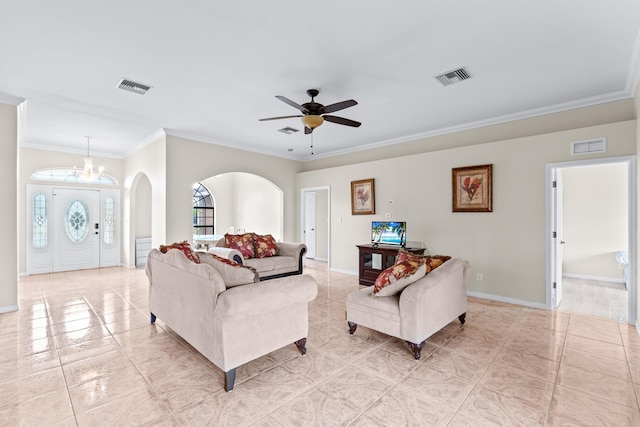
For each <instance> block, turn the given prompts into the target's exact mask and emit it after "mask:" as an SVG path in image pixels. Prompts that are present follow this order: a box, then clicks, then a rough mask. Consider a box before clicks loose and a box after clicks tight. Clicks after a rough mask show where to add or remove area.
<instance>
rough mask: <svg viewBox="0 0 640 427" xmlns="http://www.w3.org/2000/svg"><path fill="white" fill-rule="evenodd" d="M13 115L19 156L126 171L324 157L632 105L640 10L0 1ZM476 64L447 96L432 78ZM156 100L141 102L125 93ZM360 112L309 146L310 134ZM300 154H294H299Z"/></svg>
mask: <svg viewBox="0 0 640 427" xmlns="http://www.w3.org/2000/svg"><path fill="white" fill-rule="evenodd" d="M0 10H1V11H2V12H1V14H0V101H3V100H4V101H7V100H8V101H12V100H15V99H16V98H21V99H26V100H27V104H26V114H25V115H24V122H22V123H21V126H22V128H21V131H22V136H23V139H22V142H21V143H22V145H23V146H28V147H38V148H49V149H54V150H60V151H70V152H83V151H84V150H86V139H85V135H89V136H91V137H92V138H93V139H92V144H91V149H92V154H95V155H106V156H113V157H125V156H126V155H128V154H130V153H132V152H133V151H135V150H136V149H137V148H138V147H140V146H141V145H142V144H144V143H145V142H146V141H147V140H148V138H149V137H150V135H152V134H154V133H155V132H157V131H158V130H159V129H164V130H165V131H166V132H167V133H169V134H173V135H178V136H187V137H191V138H194V139H197V140H202V141H207V142H213V143H218V144H224V145H230V146H234V147H238V148H244V149H249V150H252V151H257V152H263V153H268V154H274V155H277V156H283V157H290V158H297V159H303V160H304V159H312V158H319V157H324V156H328V155H333V154H337V153H342V152H349V151H355V150H358V149H362V148H365V147H372V146H378V145H384V144H390V143H395V142H402V141H405V140H408V139H414V138H416V137H420V136H427V135H432V134H438V133H443V132H448V131H453V130H458V129H466V128H473V127H477V126H482V125H486V124H491V123H496V122H502V121H506V120H510V119H517V118H523V117H528V116H532V115H539V114H544V113H547V112H552V111H559V110H565V109H568V108H574V107H579V106H583V105H593V104H597V103H602V102H608V101H612V100H620V99H627V98H630V97H632V96H633V89H634V88H635V84H636V83H637V82H638V78H639V75H640V66H639V64H638V63H639V61H640V59H639V50H640V39H639V34H640V33H639V31H640V1H636V0H588V1H585V0H562V1H558V0H536V1H522V0H520V1H514V0H487V1H482V2H481V1H472V0H467V1H465V0H463V1H457V2H450V1H433V0H416V1H407V0H404V1H402V0H400V1H393V2H391V1H366V0H350V1H338V0H326V1H323V2H319V3H309V2H301V1H284V0H271V1H268V2H266V1H252V2H248V1H241V2H240V1H239V2H213V1H210V0H181V1H180V2H178V1H169V0H136V1H131V0H111V1H108V2H106V1H102V2H88V1H86V0H75V1H71V0H57V1H37V0H21V1H15V0H0ZM462 66H464V67H465V68H466V69H467V71H468V72H469V74H470V75H471V76H472V78H471V79H470V80H466V81H463V82H460V83H457V84H454V85H451V86H447V87H443V86H442V85H440V83H438V82H437V81H436V80H435V79H434V76H436V75H438V74H440V73H442V72H445V71H450V70H452V69H455V68H458V67H462ZM122 77H125V78H127V79H131V80H133V81H137V82H140V83H144V84H148V85H150V86H152V87H153V88H152V89H151V90H150V91H149V92H148V93H147V94H146V95H144V96H141V95H138V94H134V93H130V92H125V91H122V90H119V89H116V88H115V86H116V84H117V83H118V82H119V80H120V78H122ZM309 88H316V89H319V90H320V95H319V96H318V97H317V98H316V102H319V103H322V104H324V105H328V104H332V103H335V102H339V101H343V100H347V99H355V100H357V101H358V105H356V106H354V107H351V108H348V109H345V110H342V111H339V112H336V113H334V115H337V116H342V117H346V118H349V119H352V120H356V121H360V122H362V126H361V127H359V128H351V127H347V126H341V125H338V124H334V123H327V122H325V124H324V125H322V126H321V127H319V128H317V129H316V130H315V131H314V133H313V137H314V146H315V147H314V153H315V154H314V156H311V151H310V148H309V145H310V142H311V139H310V136H309V135H304V133H303V132H302V131H301V132H298V133H297V134H293V135H286V134H283V133H281V132H278V129H280V128H283V127H286V126H290V127H294V128H298V129H300V130H302V129H303V126H302V124H301V123H300V121H299V119H295V118H294V119H285V120H277V121H268V122H259V121H258V119H260V118H264V117H271V116H281V115H293V114H296V113H297V110H295V109H294V108H292V107H290V106H289V105H287V104H285V103H283V102H281V101H279V100H278V99H276V98H275V97H274V95H283V96H285V97H287V98H289V99H291V100H293V101H295V102H297V103H300V104H301V103H304V102H307V101H308V100H309V98H308V97H307V95H306V93H305V92H306V90H307V89H309ZM290 148H291V149H293V151H291V152H290V151H288V149H290Z"/></svg>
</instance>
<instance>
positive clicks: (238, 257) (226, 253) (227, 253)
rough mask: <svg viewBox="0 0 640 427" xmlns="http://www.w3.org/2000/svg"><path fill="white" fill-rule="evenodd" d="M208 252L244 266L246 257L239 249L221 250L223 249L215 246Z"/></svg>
mask: <svg viewBox="0 0 640 427" xmlns="http://www.w3.org/2000/svg"><path fill="white" fill-rule="evenodd" d="M207 252H209V253H212V254H214V255H217V256H219V257H220V258H225V259H228V260H229V261H234V262H236V263H238V264H240V265H244V257H243V256H242V253H240V251H239V250H237V249H229V248H221V247H217V246H214V247H212V248H209V250H207Z"/></svg>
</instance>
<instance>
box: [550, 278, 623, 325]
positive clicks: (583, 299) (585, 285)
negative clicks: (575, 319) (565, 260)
mask: <svg viewBox="0 0 640 427" xmlns="http://www.w3.org/2000/svg"><path fill="white" fill-rule="evenodd" d="M628 298H629V297H628V291H627V290H626V289H625V286H624V284H623V283H613V282H601V281H597V280H586V279H575V278H570V277H563V279H562V301H561V302H560V305H559V306H558V309H560V310H564V311H570V312H573V313H583V314H591V315H593V316H601V317H606V318H609V319H613V320H617V321H619V322H626V321H627V312H628V306H629V299H628Z"/></svg>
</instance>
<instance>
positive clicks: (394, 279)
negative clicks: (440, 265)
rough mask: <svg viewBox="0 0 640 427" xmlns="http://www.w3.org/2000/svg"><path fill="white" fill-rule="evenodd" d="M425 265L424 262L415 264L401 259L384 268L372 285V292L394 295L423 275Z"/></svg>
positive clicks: (380, 294) (377, 294)
mask: <svg viewBox="0 0 640 427" xmlns="http://www.w3.org/2000/svg"><path fill="white" fill-rule="evenodd" d="M426 272H427V266H426V264H425V263H424V262H422V263H421V264H420V265H418V266H416V265H414V264H412V263H410V262H409V261H402V262H400V263H397V264H395V265H392V266H391V267H389V268H387V269H386V270H384V271H383V272H382V273H380V275H378V278H377V279H376V282H375V284H374V285H373V294H374V295H375V296H378V297H386V296H389V295H395V294H397V293H398V292H400V291H402V290H403V289H404V288H406V287H407V286H409V285H410V284H412V283H413V282H415V281H416V280H418V279H421V278H422V277H424V275H425V274H426Z"/></svg>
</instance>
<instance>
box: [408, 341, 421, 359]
mask: <svg viewBox="0 0 640 427" xmlns="http://www.w3.org/2000/svg"><path fill="white" fill-rule="evenodd" d="M425 341H426V340H425ZM425 341H422V342H421V343H420V344H414V343H412V342H409V341H405V343H406V344H407V345H408V346H409V348H410V349H411V351H412V352H413V357H414V358H415V359H416V360H420V353H421V352H422V347H424V343H425Z"/></svg>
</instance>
